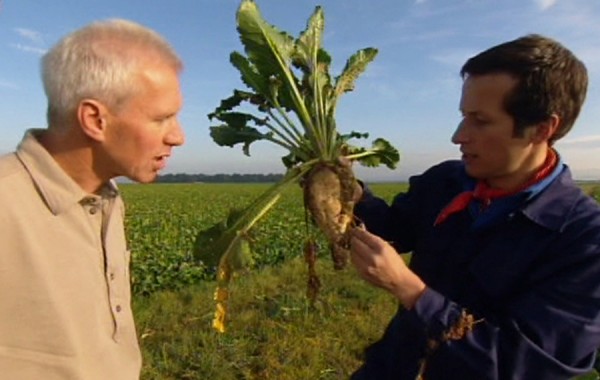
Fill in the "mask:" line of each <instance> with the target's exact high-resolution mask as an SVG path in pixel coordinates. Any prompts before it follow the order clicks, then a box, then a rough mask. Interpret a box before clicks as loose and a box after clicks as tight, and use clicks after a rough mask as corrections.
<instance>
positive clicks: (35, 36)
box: [13, 28, 44, 45]
mask: <svg viewBox="0 0 600 380" xmlns="http://www.w3.org/2000/svg"><path fill="white" fill-rule="evenodd" d="M13 30H14V31H15V32H17V34H19V36H21V37H23V38H26V39H28V40H30V41H31V42H33V43H35V44H36V45H41V44H43V43H44V40H43V38H42V35H41V34H40V33H39V32H36V31H35V30H32V29H27V28H14V29H13Z"/></svg>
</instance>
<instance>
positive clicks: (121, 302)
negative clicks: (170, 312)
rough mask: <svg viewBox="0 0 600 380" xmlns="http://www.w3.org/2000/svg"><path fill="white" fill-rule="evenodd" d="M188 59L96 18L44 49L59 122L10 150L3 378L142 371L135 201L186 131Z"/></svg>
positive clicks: (4, 204)
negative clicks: (134, 296)
mask: <svg viewBox="0 0 600 380" xmlns="http://www.w3.org/2000/svg"><path fill="white" fill-rule="evenodd" d="M181 69H182V63H181V61H180V60H179V58H178V57H177V55H176V54H175V52H174V51H173V50H172V49H171V47H170V46H169V44H168V43H167V42H166V41H165V40H164V39H163V38H162V37H160V36H159V35H157V34H156V33H155V32H153V31H151V30H148V29H147V28H145V27H142V26H140V25H137V24H135V23H132V22H129V21H124V20H109V21H104V22H98V23H93V24H91V25H88V26H86V27H84V28H82V29H80V30H78V31H75V32H74V33H72V34H70V35H68V36H66V37H65V38H63V39H62V40H61V41H59V43H58V44H57V45H55V46H54V47H53V48H52V49H51V50H50V51H49V52H48V53H47V54H46V55H45V56H44V57H43V60H42V76H43V82H44V89H45V91H46V95H47V97H48V128H47V129H45V130H30V131H27V133H26V134H25V137H24V138H23V141H22V142H21V143H20V144H19V146H18V148H17V151H16V152H14V153H12V154H8V155H6V156H3V157H1V158H0V241H1V242H2V247H1V248H0V378H2V379H11V380H22V379H25V380H28V379H32V380H34V379H35V380H37V379H44V380H96V379H97V380H121V379H123V380H131V379H138V378H139V376H140V368H141V355H140V350H139V346H138V342H137V336H136V331H135V326H134V321H133V315H132V311H131V306H130V301H131V295H130V277H129V260H130V253H129V251H128V250H127V246H126V243H125V235H124V229H123V214H124V209H123V203H122V200H121V197H120V195H119V192H118V189H117V187H116V186H115V184H114V182H113V180H112V179H113V178H114V177H117V176H125V177H128V178H130V179H132V180H134V181H138V182H151V181H152V180H154V178H155V177H156V175H157V173H158V171H159V170H160V169H162V168H163V167H164V166H165V163H166V159H167V158H168V157H169V155H170V154H171V150H172V148H173V147H174V146H178V145H181V144H182V143H183V140H184V136H183V132H182V130H181V127H180V125H179V122H178V120H177V114H178V112H179V110H180V108H181V105H182V96H181V91H180V87H179V73H180V71H181Z"/></svg>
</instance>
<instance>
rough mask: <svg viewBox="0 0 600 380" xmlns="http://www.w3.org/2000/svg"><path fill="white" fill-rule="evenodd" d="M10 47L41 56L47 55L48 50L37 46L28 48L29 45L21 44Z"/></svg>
mask: <svg viewBox="0 0 600 380" xmlns="http://www.w3.org/2000/svg"><path fill="white" fill-rule="evenodd" d="M10 46H11V47H13V48H15V49H17V50H21V51H24V52H26V53H34V54H39V55H43V54H45V53H46V49H43V48H39V47H35V46H28V45H21V44H10Z"/></svg>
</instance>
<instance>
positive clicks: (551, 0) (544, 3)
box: [534, 0, 558, 11]
mask: <svg viewBox="0 0 600 380" xmlns="http://www.w3.org/2000/svg"><path fill="white" fill-rule="evenodd" d="M534 1H535V3H536V4H537V6H538V7H539V8H540V9H541V10H543V11H545V10H546V9H548V8H550V7H552V6H553V5H554V4H556V3H557V2H558V0H534Z"/></svg>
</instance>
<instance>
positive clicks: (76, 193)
mask: <svg viewBox="0 0 600 380" xmlns="http://www.w3.org/2000/svg"><path fill="white" fill-rule="evenodd" d="M43 131H44V130H41V129H30V130H28V131H26V132H25V136H24V137H23V140H22V141H21V143H20V144H19V146H18V147H17V151H16V154H17V157H18V158H19V160H20V161H21V163H22V164H23V166H24V167H25V169H26V170H27V172H28V173H29V175H30V176H31V179H32V180H33V182H34V184H35V186H36V188H37V190H38V192H39V193H40V196H41V197H42V198H43V199H44V201H45V203H46V205H47V206H48V208H49V209H50V211H51V212H52V213H53V214H54V215H58V214H60V213H62V212H64V211H66V210H68V209H69V208H70V207H72V206H73V205H75V204H78V203H80V202H82V201H83V200H84V199H86V198H89V197H90V194H87V193H86V192H85V191H84V190H83V189H82V188H81V187H80V186H79V185H78V184H77V183H76V182H75V181H74V180H73V179H72V178H71V177H70V176H69V175H68V174H67V173H65V171H64V170H63V169H62V168H61V167H60V166H59V165H58V163H57V162H56V161H55V160H54V158H52V156H51V155H50V153H48V151H47V150H46V149H45V148H44V147H43V146H42V145H41V144H40V143H39V142H38V140H37V138H36V137H37V136H39V135H40V134H41V133H43ZM100 195H101V196H102V197H108V198H111V197H116V196H117V195H118V189H117V186H116V184H115V183H114V181H112V180H111V181H109V182H107V183H106V184H105V185H104V186H103V188H102V189H101V191H100Z"/></svg>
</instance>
